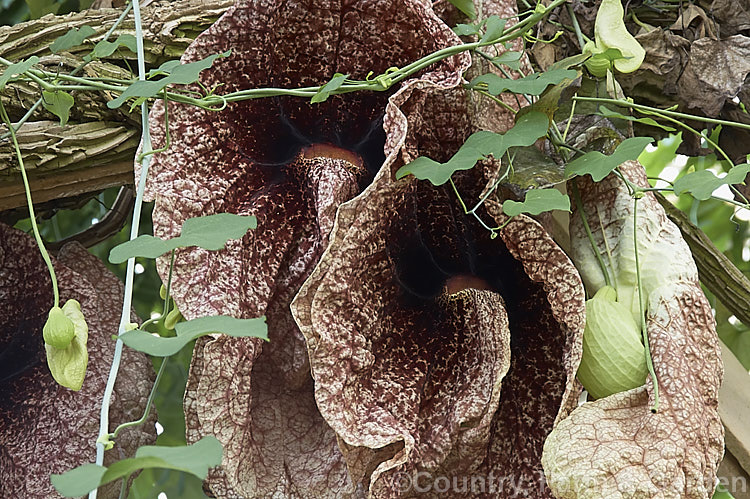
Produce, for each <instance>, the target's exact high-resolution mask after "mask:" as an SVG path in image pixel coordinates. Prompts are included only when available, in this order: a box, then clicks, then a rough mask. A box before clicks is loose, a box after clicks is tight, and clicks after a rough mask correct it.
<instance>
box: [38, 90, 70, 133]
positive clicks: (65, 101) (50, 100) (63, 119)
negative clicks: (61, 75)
mask: <svg viewBox="0 0 750 499" xmlns="http://www.w3.org/2000/svg"><path fill="white" fill-rule="evenodd" d="M74 103H75V99H73V96H72V95H70V94H69V93H67V92H63V91H62V90H56V91H54V92H48V91H47V90H44V91H43V92H42V105H43V106H44V109H46V110H47V111H49V112H50V113H52V114H54V115H55V116H57V117H58V118H60V126H65V125H66V123H68V118H69V117H70V108H71V107H73V104H74Z"/></svg>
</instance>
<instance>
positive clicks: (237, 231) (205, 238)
mask: <svg viewBox="0 0 750 499" xmlns="http://www.w3.org/2000/svg"><path fill="white" fill-rule="evenodd" d="M257 225H258V222H257V220H256V218H255V217H254V216H252V215H248V216H245V215H235V214H232V213H217V214H215V215H208V216H205V217H196V218H189V219H187V220H185V223H183V224H182V232H181V234H180V235H179V236H177V237H173V238H172V239H167V240H163V239H159V238H158V237H154V236H149V235H146V234H144V235H142V236H138V237H137V238H136V239H133V240H132V241H127V242H124V243H122V244H119V245H117V246H115V247H114V248H112V251H111V252H110V253H109V261H110V263H122V262H124V261H126V260H127V259H128V258H133V257H145V258H156V257H158V256H161V255H163V254H164V253H167V252H168V251H172V250H173V249H176V248H183V247H186V246H198V247H201V248H205V249H208V250H219V249H222V248H223V247H224V245H225V244H226V242H227V241H228V240H230V239H239V238H241V237H242V236H244V235H245V233H246V232H247V231H248V230H249V229H254V228H256V227H257Z"/></svg>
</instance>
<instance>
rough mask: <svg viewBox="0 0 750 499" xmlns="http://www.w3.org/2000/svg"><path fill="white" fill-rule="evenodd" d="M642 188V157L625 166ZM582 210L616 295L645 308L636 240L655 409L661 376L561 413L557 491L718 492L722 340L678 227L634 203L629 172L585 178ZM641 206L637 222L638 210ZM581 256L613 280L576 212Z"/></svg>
mask: <svg viewBox="0 0 750 499" xmlns="http://www.w3.org/2000/svg"><path fill="white" fill-rule="evenodd" d="M620 171H621V172H622V173H623V174H624V175H626V176H627V177H628V178H629V179H630V180H631V181H632V182H634V183H636V184H638V185H640V186H642V187H646V186H648V182H647V180H646V174H645V171H644V170H643V167H642V166H640V165H639V164H637V163H635V162H628V163H625V164H623V165H620ZM579 185H580V189H581V197H582V199H583V205H584V213H585V215H586V218H587V219H588V220H589V223H590V224H591V229H592V230H591V232H592V236H591V237H592V238H593V241H594V242H595V244H596V246H597V250H598V251H600V252H602V253H603V254H606V255H608V257H607V258H606V259H605V264H606V266H607V271H608V272H609V274H610V277H611V279H612V284H613V286H615V287H616V288H617V289H618V300H621V301H622V302H623V303H625V304H626V305H628V306H630V305H631V303H632V304H633V305H632V307H630V308H632V309H633V310H638V309H639V306H638V295H637V288H634V287H633V283H635V282H636V275H635V269H636V265H635V263H636V262H635V247H634V243H635V242H637V245H638V254H639V264H640V266H641V271H640V273H641V280H642V291H643V294H644V299H645V304H646V307H647V315H646V319H647V324H648V326H647V330H648V337H649V343H650V347H651V354H652V356H653V363H654V370H655V372H656V377H657V380H658V382H659V392H660V395H661V396H660V398H659V412H658V413H656V414H653V413H652V412H651V411H650V409H651V407H653V405H654V402H655V400H654V386H653V380H652V379H651V378H650V377H649V379H648V380H647V382H646V385H645V386H642V387H639V388H635V389H633V390H629V391H627V392H623V393H616V394H614V395H611V396H609V397H605V398H603V399H600V400H596V401H594V402H587V403H585V404H583V405H582V406H581V407H579V408H578V409H576V410H575V411H573V413H572V414H571V415H570V417H569V418H567V419H565V420H563V421H562V422H560V424H559V425H558V426H557V428H556V429H555V430H554V431H553V432H552V434H551V435H550V437H549V439H548V441H547V444H546V445H545V448H544V469H545V471H546V473H547V478H548V480H549V482H550V484H551V487H552V489H553V490H554V491H555V493H556V494H557V496H558V497H561V498H571V499H572V498H583V497H688V498H708V497H711V495H712V494H713V490H714V486H715V482H716V470H717V468H718V466H719V462H720V461H721V458H722V455H723V452H724V440H723V436H724V428H723V426H722V424H721V420H720V418H719V414H718V403H719V402H718V397H719V385H720V384H721V378H722V373H723V370H722V364H721V351H720V349H719V340H718V337H717V335H716V330H715V327H714V319H713V315H712V313H711V308H710V306H709V304H708V302H707V300H706V298H705V296H704V295H703V292H702V291H701V288H700V283H699V281H698V271H697V269H696V267H695V263H694V262H693V259H692V257H691V254H690V250H689V248H688V246H687V244H686V243H685V241H684V240H683V239H682V236H681V235H680V231H679V229H678V228H677V227H676V226H675V225H674V224H673V223H672V222H670V221H669V219H668V218H667V216H666V214H665V213H664V209H663V208H662V207H661V206H660V205H659V203H658V202H657V201H656V199H655V198H654V196H653V194H650V193H649V194H646V195H645V197H643V198H642V199H640V200H639V201H638V209H637V211H634V207H633V199H632V197H631V196H630V194H629V193H628V190H627V187H626V186H625V183H624V182H623V181H621V180H620V179H619V178H618V177H616V176H615V175H614V174H612V175H610V176H609V177H607V178H605V179H604V180H603V181H602V182H599V183H593V182H591V180H590V178H588V177H585V178H583V179H580V180H579ZM636 216H637V222H638V224H637V228H635V225H634V221H635V220H634V218H635V217H636ZM570 233H571V239H572V248H573V251H572V253H573V258H574V261H575V262H576V265H577V266H578V268H579V269H580V271H581V275H582V276H583V278H584V280H585V281H586V285H587V287H589V289H591V290H596V289H598V288H599V287H601V286H603V285H604V283H605V280H604V274H603V273H602V270H601V267H600V266H599V263H598V260H597V258H596V256H595V255H594V252H593V249H592V244H591V242H590V239H589V237H588V236H587V234H586V231H585V229H584V227H583V222H582V221H581V217H580V214H579V213H578V212H575V213H574V214H573V215H572V218H571V230H570Z"/></svg>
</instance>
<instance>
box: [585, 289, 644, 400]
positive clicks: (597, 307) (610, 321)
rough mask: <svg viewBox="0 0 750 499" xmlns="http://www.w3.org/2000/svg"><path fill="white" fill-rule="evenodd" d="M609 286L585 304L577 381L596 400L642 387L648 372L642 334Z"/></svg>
mask: <svg viewBox="0 0 750 499" xmlns="http://www.w3.org/2000/svg"><path fill="white" fill-rule="evenodd" d="M616 295H617V293H616V291H615V290H614V288H612V287H611V286H604V287H603V288H601V289H600V290H599V291H598V292H597V293H596V295H594V297H593V298H591V299H590V300H588V301H587V302H586V328H585V330H584V333H583V358H582V359H581V365H580V367H579V368H578V374H577V376H578V380H579V381H580V382H581V384H583V386H584V388H586V390H587V391H588V392H589V393H590V394H591V395H592V396H593V397H595V398H597V399H599V398H603V397H607V396H609V395H612V394H613V393H619V392H624V391H626V390H630V389H631V388H636V387H639V386H641V385H643V384H644V383H645V381H646V375H647V374H648V369H647V367H646V350H645V347H644V346H643V343H642V342H641V331H640V327H639V326H638V324H636V322H635V320H634V319H633V315H632V314H631V313H630V310H629V309H628V308H627V307H625V306H624V305H622V304H621V303H618V302H617V301H615V298H616Z"/></svg>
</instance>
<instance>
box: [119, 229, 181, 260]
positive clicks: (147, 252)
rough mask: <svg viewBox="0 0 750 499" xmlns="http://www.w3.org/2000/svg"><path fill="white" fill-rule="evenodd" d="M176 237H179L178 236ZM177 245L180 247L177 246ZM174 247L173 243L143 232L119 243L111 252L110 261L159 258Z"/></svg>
mask: <svg viewBox="0 0 750 499" xmlns="http://www.w3.org/2000/svg"><path fill="white" fill-rule="evenodd" d="M174 239H177V238H176V237H175V238H174ZM174 239H170V241H174ZM176 247H179V245H178V246H176ZM172 249H174V248H173V247H172V245H170V244H169V243H167V242H166V241H164V240H163V239H159V238H158V237H154V236H150V235H148V234H143V235H140V236H138V237H137V238H135V239H133V240H131V241H126V242H124V243H122V244H118V245H117V246H115V247H114V248H112V250H111V251H110V252H109V263H122V262H124V261H126V260H127V259H128V258H131V257H134V258H137V257H139V256H140V257H143V258H157V257H159V256H161V255H163V254H164V253H166V252H168V251H171V250H172Z"/></svg>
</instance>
